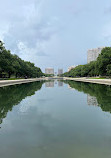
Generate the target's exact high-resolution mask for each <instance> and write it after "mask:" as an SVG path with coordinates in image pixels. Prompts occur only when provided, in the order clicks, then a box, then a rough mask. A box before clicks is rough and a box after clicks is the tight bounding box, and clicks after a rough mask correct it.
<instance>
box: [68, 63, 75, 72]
mask: <svg viewBox="0 0 111 158" xmlns="http://www.w3.org/2000/svg"><path fill="white" fill-rule="evenodd" d="M75 67H76V66H75V65H73V66H70V67H68V72H69V71H70V70H72V69H74V68H75Z"/></svg>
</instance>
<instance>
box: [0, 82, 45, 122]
mask: <svg viewBox="0 0 111 158" xmlns="http://www.w3.org/2000/svg"><path fill="white" fill-rule="evenodd" d="M42 83H43V82H33V83H28V84H22V85H14V86H9V87H3V88H0V123H2V120H3V118H5V117H6V115H7V113H8V111H11V110H12V108H13V106H14V105H17V104H19V103H20V102H21V101H22V99H25V98H26V97H27V96H31V95H34V94H35V91H37V90H39V89H41V87H42Z"/></svg>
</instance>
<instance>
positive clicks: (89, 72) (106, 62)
mask: <svg viewBox="0 0 111 158" xmlns="http://www.w3.org/2000/svg"><path fill="white" fill-rule="evenodd" d="M62 76H64V77H93V76H111V47H105V48H103V49H102V51H101V54H99V56H98V58H97V60H96V61H92V62H90V63H88V64H85V65H78V66H76V67H75V68H74V69H71V70H70V71H69V72H66V73H64V74H63V75H62Z"/></svg>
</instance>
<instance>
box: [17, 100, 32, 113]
mask: <svg viewBox="0 0 111 158" xmlns="http://www.w3.org/2000/svg"><path fill="white" fill-rule="evenodd" d="M32 106H33V104H32V101H31V100H29V99H25V100H23V101H22V103H21V104H20V107H19V110H18V111H19V113H27V112H28V111H29V109H30V108H31V107H32Z"/></svg>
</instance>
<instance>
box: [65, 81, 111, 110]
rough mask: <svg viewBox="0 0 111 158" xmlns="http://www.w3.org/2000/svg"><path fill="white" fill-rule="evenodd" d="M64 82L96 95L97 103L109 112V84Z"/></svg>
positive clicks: (110, 105)
mask: <svg viewBox="0 0 111 158" xmlns="http://www.w3.org/2000/svg"><path fill="white" fill-rule="evenodd" d="M65 83H68V84H69V86H70V87H71V88H74V89H76V90H78V91H80V92H84V93H86V94H89V95H90V96H93V97H96V99H97V105H98V106H100V107H101V109H102V110H103V111H108V112H110V113H111V87H110V86H106V85H100V84H92V83H84V82H74V81H65Z"/></svg>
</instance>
